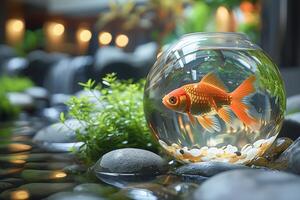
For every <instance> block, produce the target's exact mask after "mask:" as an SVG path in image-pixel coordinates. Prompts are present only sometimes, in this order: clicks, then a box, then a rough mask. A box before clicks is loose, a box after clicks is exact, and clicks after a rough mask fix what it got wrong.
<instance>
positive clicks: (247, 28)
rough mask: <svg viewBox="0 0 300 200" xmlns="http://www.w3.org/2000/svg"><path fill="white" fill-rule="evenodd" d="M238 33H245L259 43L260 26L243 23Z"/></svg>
mask: <svg viewBox="0 0 300 200" xmlns="http://www.w3.org/2000/svg"><path fill="white" fill-rule="evenodd" d="M237 32H242V33H245V34H246V35H247V36H248V37H249V38H250V39H251V40H252V41H254V42H258V41H259V32H260V29H259V25H258V24H257V23H242V24H239V26H238V28H237Z"/></svg>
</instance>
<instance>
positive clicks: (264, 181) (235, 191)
mask: <svg viewBox="0 0 300 200" xmlns="http://www.w3.org/2000/svg"><path fill="white" fill-rule="evenodd" d="M299 188H300V178H299V177H298V176H296V175H293V174H289V173H285V172H279V171H265V170H255V169H249V170H246V169H243V170H233V171H228V172H224V173H221V174H218V175H216V176H214V177H212V178H210V179H208V180H207V181H205V182H204V183H203V184H202V185H201V186H200V187H199V188H198V189H197V190H196V191H195V192H194V194H193V200H203V199H205V200H206V199H209V200H220V199H222V200H240V199H243V200H253V199H255V200H286V199H289V200H298V199H299V196H300V190H299Z"/></svg>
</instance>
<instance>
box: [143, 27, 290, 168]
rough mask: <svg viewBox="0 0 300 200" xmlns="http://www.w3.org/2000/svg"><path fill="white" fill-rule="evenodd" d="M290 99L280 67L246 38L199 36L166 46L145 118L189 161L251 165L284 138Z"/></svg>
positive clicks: (151, 79)
mask: <svg viewBox="0 0 300 200" xmlns="http://www.w3.org/2000/svg"><path fill="white" fill-rule="evenodd" d="M285 104H286V96H285V90H284V85H283V81H282V79H281V76H280V73H279V71H278V68H277V67H276V65H275V64H274V63H273V62H272V61H271V59H270V58H269V57H268V56H267V55H266V54H265V53H264V52H263V51H262V49H261V48H260V47H258V46H257V45H256V44H254V43H252V42H251V41H250V40H249V39H248V38H247V37H246V36H245V35H243V34H239V33H193V34H188V35H185V36H183V37H182V38H180V39H179V40H178V41H177V42H176V43H174V44H172V45H170V46H169V47H168V48H167V49H165V50H163V51H162V52H161V53H160V54H159V55H158V58H157V61H156V63H155V64H154V66H153V67H152V68H151V70H150V72H149V74H148V76H147V81H146V85H145V91H144V111H145V116H146V120H147V123H148V125H149V127H150V129H151V131H152V132H153V134H154V135H155V137H156V138H157V140H158V141H159V143H160V145H161V146H162V147H163V148H164V149H165V150H166V152H168V153H169V154H170V155H172V156H173V157H174V158H176V159H177V160H179V161H181V162H184V163H194V162H206V161H220V162H228V163H244V164H246V163H249V162H250V161H251V160H253V159H254V158H255V157H257V156H261V155H262V154H263V153H264V152H265V151H266V150H267V149H268V148H269V146H270V145H271V144H272V143H273V141H274V140H275V138H276V136H277V135H278V133H279V131H280V128H281V125H282V121H283V118H284V112H285Z"/></svg>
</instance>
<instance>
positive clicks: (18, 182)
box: [0, 178, 24, 186]
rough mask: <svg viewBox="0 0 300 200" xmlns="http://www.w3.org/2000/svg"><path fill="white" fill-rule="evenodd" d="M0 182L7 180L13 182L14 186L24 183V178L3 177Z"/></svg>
mask: <svg viewBox="0 0 300 200" xmlns="http://www.w3.org/2000/svg"><path fill="white" fill-rule="evenodd" d="M0 182H7V183H11V184H13V185H14V186H20V185H22V184H23V183H24V180H22V179H20V178H4V179H0Z"/></svg>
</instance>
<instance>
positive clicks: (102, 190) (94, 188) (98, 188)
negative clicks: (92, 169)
mask: <svg viewBox="0 0 300 200" xmlns="http://www.w3.org/2000/svg"><path fill="white" fill-rule="evenodd" d="M116 191H117V190H116V189H115V188H113V187H108V186H103V185H100V184H97V183H84V184H81V185H77V186H76V187H75V188H74V192H86V193H90V194H96V195H99V196H109V195H111V194H113V193H115V192H116Z"/></svg>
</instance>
